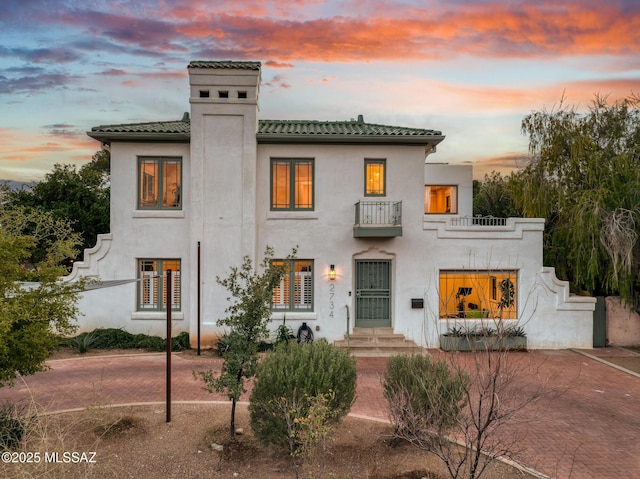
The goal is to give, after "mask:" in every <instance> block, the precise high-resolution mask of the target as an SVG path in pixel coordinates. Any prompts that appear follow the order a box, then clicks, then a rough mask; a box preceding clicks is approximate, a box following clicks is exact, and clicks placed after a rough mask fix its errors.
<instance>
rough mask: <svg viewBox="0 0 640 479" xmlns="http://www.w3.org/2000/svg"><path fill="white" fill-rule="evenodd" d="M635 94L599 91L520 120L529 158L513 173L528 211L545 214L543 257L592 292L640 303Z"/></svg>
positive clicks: (639, 121)
mask: <svg viewBox="0 0 640 479" xmlns="http://www.w3.org/2000/svg"><path fill="white" fill-rule="evenodd" d="M639 107H640V97H639V96H637V95H631V96H630V97H628V98H626V99H624V100H619V101H615V102H609V100H608V98H607V97H603V96H600V95H596V96H595V97H594V100H593V101H592V103H591V105H590V106H589V108H588V110H587V111H586V112H579V111H578V109H577V108H576V107H574V106H573V107H569V106H566V105H565V104H564V102H561V103H560V106H559V107H558V108H556V109H554V110H553V111H546V110H543V111H539V112H533V113H532V114H530V115H528V116H527V117H525V118H524V120H523V121H522V132H523V133H524V134H526V135H528V136H529V153H530V156H531V161H530V163H529V165H528V166H527V167H526V168H524V169H523V170H521V171H520V172H518V174H517V175H515V176H514V177H513V178H512V181H511V186H512V188H513V190H512V191H513V195H514V199H515V201H516V203H517V205H518V206H519V207H521V208H522V210H523V212H524V214H525V216H531V217H543V218H546V220H547V223H546V228H545V263H546V264H549V265H553V266H555V268H556V271H557V274H558V276H559V277H561V278H562V279H566V280H569V281H570V282H571V283H572V284H573V285H574V287H576V288H578V289H581V290H586V291H589V292H591V293H592V294H608V293H619V294H620V295H621V296H622V297H623V298H624V299H625V300H627V301H630V302H631V303H633V304H634V306H635V307H636V308H637V307H638V305H639V301H638V292H639V290H640V282H639V281H638V273H639V269H640V267H639V266H640V247H639V242H638V234H639V232H640V109H639Z"/></svg>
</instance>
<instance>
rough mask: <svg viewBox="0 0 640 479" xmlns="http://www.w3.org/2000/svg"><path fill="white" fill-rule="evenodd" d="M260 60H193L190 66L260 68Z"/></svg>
mask: <svg viewBox="0 0 640 479" xmlns="http://www.w3.org/2000/svg"><path fill="white" fill-rule="evenodd" d="M260 65H261V64H260V62H237V61H232V60H226V61H201V60H197V61H192V62H189V68H220V69H232V68H237V69H240V70H260Z"/></svg>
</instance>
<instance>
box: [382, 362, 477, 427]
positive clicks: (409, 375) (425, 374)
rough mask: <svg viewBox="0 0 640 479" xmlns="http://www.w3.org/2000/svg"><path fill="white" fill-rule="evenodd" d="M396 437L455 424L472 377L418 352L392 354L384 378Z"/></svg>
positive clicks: (385, 391) (390, 416) (385, 393)
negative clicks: (454, 370) (452, 369)
mask: <svg viewBox="0 0 640 479" xmlns="http://www.w3.org/2000/svg"><path fill="white" fill-rule="evenodd" d="M382 385H383V389H384V397H385V398H386V399H387V401H388V403H389V418H390V420H391V423H392V425H393V426H394V431H395V435H396V437H403V438H411V437H421V438H424V437H428V436H430V435H433V436H435V435H437V433H440V432H442V431H443V430H447V429H449V428H451V427H452V426H453V425H455V423H456V421H457V419H458V417H459V416H460V412H461V410H462V407H463V404H464V397H465V392H466V390H467V387H468V385H469V377H468V376H467V374H466V373H464V372H455V373H454V372H452V371H451V370H450V369H449V367H448V365H447V363H446V362H445V361H443V360H440V359H437V358H432V357H429V356H422V355H419V354H414V355H402V356H393V357H391V358H389V360H388V361H387V369H386V371H385V374H384V379H383V383H382Z"/></svg>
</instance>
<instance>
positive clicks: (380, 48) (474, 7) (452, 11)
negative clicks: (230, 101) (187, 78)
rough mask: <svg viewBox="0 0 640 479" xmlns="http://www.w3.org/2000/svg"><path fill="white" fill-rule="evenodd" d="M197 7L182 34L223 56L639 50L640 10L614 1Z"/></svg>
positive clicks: (361, 57)
mask: <svg viewBox="0 0 640 479" xmlns="http://www.w3.org/2000/svg"><path fill="white" fill-rule="evenodd" d="M192 5H193V6H192V7H184V8H181V9H180V10H174V11H172V12H171V15H173V19H175V20H178V25H177V27H176V29H177V31H179V32H180V33H182V34H184V35H188V36H191V37H195V38H203V39H204V38H207V39H209V40H210V41H209V42H207V50H208V51H211V52H215V53H218V54H220V55H221V56H224V54H225V53H228V54H231V53H234V54H235V55H232V56H236V57H237V55H238V54H240V55H243V56H244V57H245V58H249V57H251V58H265V57H267V58H273V59H275V60H277V61H280V62H282V61H291V60H294V59H295V60H299V59H305V60H309V61H326V62H329V61H373V60H399V59H404V60H421V59H430V58H450V57H452V56H457V55H460V54H465V53H467V54H473V55H482V56H488V57H501V58H530V57H536V56H557V55H586V54H611V55H624V54H630V53H631V54H632V53H634V52H637V51H638V48H637V45H638V44H639V43H640V16H639V15H637V14H633V13H631V14H627V13H626V12H624V11H623V9H622V8H618V7H616V5H614V4H599V5H598V8H597V9H595V8H594V7H593V5H592V4H590V2H566V1H565V2H562V1H553V2H552V1H543V2H540V1H535V2H534V1H532V0H529V1H524V2H519V3H516V4H505V3H504V2H497V1H496V2H494V3H490V4H488V3H484V2H482V3H481V4H473V3H467V4H465V6H464V7H460V6H455V4H454V6H450V5H448V4H446V3H443V4H442V5H440V6H438V7H436V8H423V9H403V8H402V7H401V6H398V5H393V9H392V10H390V6H389V5H384V4H382V7H381V8H378V9H376V10H372V11H369V12H367V13H368V15H367V17H363V16H359V15H349V14H348V13H343V14H341V15H335V16H333V17H326V16H325V17H322V18H299V17H300V14H297V15H296V14H290V15H282V14H280V15H279V14H278V12H280V13H281V8H280V7H278V8H271V9H268V8H267V7H265V5H264V3H262V2H261V3H260V4H259V5H257V6H255V7H254V8H253V9H251V8H248V7H247V6H246V5H245V4H241V6H239V7H238V8H236V9H234V10H229V9H225V8H224V6H223V7H222V8H217V9H216V11H207V10H206V9H205V8H203V6H202V4H200V3H196V4H192ZM190 8H191V9H190ZM282 8H284V7H282ZM381 9H383V10H381ZM300 11H301V10H300V7H298V10H297V12H300ZM390 11H391V14H390V13H389V12H390ZM189 12H191V13H189ZM221 12H222V13H221Z"/></svg>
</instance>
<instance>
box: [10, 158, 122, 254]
mask: <svg viewBox="0 0 640 479" xmlns="http://www.w3.org/2000/svg"><path fill="white" fill-rule="evenodd" d="M109 156H110V155H109V152H108V150H101V151H99V152H97V153H96V154H94V155H93V159H92V160H91V162H89V163H87V164H86V165H84V166H83V167H82V168H80V170H79V171H77V170H76V168H75V167H74V166H72V165H59V164H56V165H54V168H53V171H52V172H51V173H48V174H47V175H46V176H45V179H44V180H43V181H41V182H39V183H36V184H35V185H33V186H32V187H31V188H30V189H22V190H18V191H15V192H12V193H11V194H9V195H8V200H9V204H10V205H13V206H16V207H18V206H22V207H28V208H37V209H40V210H44V211H49V212H51V213H52V214H53V217H54V218H56V219H58V220H67V221H69V222H70V224H71V226H72V228H73V231H75V232H77V233H79V234H80V235H81V236H82V245H81V250H80V251H79V252H77V253H76V256H77V255H78V254H80V255H81V254H82V249H84V248H91V247H92V246H94V245H95V244H96V238H97V236H98V234H100V233H108V232H109V161H110V160H109ZM43 248H44V247H43ZM76 256H74V257H72V258H71V259H80V258H79V257H76Z"/></svg>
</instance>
